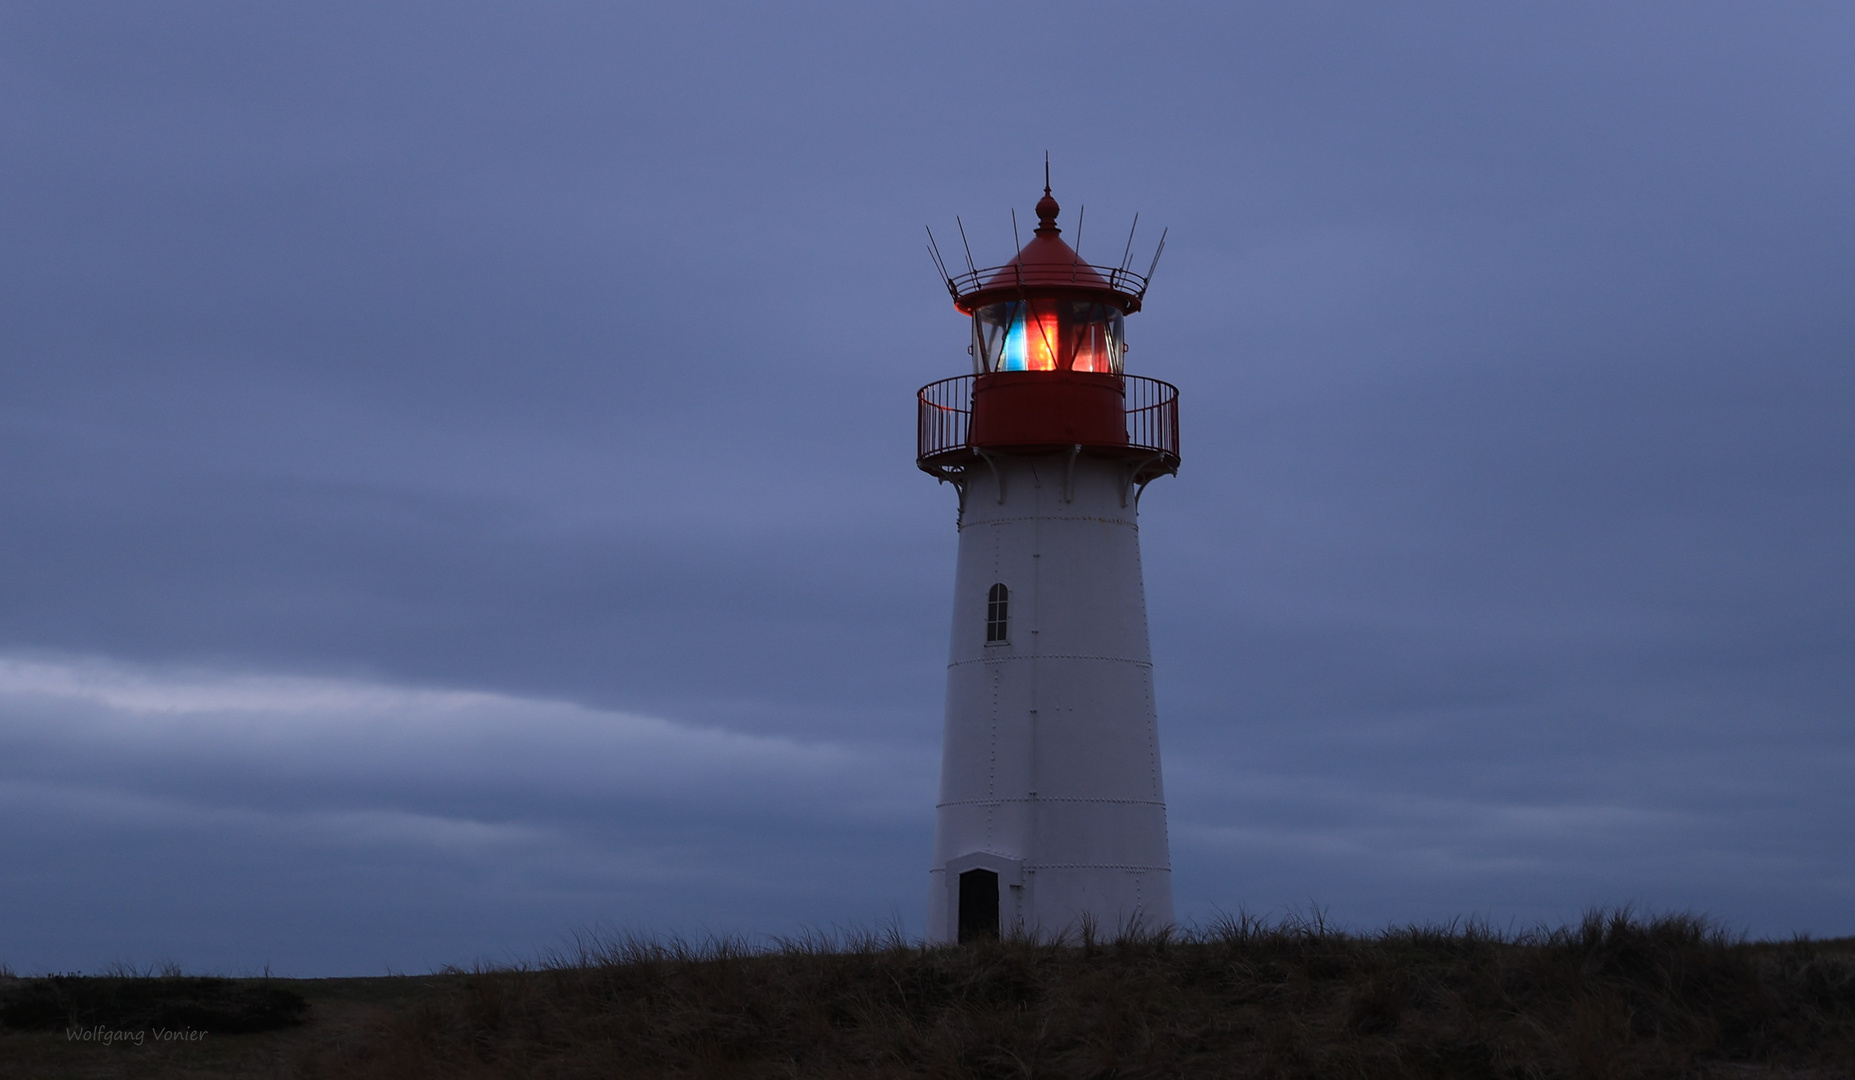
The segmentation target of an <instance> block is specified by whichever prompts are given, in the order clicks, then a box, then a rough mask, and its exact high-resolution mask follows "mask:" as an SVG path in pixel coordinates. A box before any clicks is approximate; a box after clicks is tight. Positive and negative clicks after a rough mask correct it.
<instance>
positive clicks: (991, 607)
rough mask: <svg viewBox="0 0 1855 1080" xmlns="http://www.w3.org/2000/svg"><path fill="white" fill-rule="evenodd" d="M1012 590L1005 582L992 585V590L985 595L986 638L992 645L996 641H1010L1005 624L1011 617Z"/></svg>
mask: <svg viewBox="0 0 1855 1080" xmlns="http://www.w3.org/2000/svg"><path fill="white" fill-rule="evenodd" d="M1010 609H1011V590H1010V589H1007V588H1005V585H1004V583H1003V582H1000V583H999V584H997V585H994V586H992V591H991V592H989V593H986V595H985V640H986V644H988V645H990V644H992V643H993V642H995V641H1009V640H1010V639H1009V638H1008V637H1006V636H1005V624H1006V622H1007V621H1008V620H1009V619H1010V618H1011V610H1010Z"/></svg>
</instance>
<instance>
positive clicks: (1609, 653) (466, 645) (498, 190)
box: [0, 2, 1855, 975]
mask: <svg viewBox="0 0 1855 1080" xmlns="http://www.w3.org/2000/svg"><path fill="white" fill-rule="evenodd" d="M1852 55H1855V9H1851V8H1850V7H1849V6H1848V5H1847V4H1833V3H1822V4H1759V5H1747V4H1737V3H1719V4H1707V3H1694V2H1681V3H1668V4H1656V3H1638V4H1629V5H1617V4H1608V3H1606V4H1582V5H1581V4H1569V3H1553V4H1535V5H1524V4H1501V5H1488V4H1461V5H1453V6H1452V5H1404V6H1402V7H1400V8H1399V9H1397V10H1393V8H1392V7H1391V6H1388V5H1380V4H1366V3H1355V4H1325V5H1323V4H1315V3H1306V4H1293V5H1287V4H1277V5H1247V6H1236V5H1223V4H1218V5H1205V6H1199V7H1193V6H1185V5H1146V6H1140V7H1129V6H1127V5H1124V4H1122V5H1105V4H1104V5H1061V6H1058V5H1026V4H1000V3H996V2H994V3H987V4H948V3H937V4H932V5H915V6H913V7H901V6H897V5H869V4H843V5H838V6H826V5H815V4H814V5H797V6H781V7H777V8H775V7H772V6H765V5H754V6H749V5H698V4H677V5H662V4H656V5H645V4H634V5H628V6H621V5H613V4H590V3H587V4H578V3H561V4H500V5H489V4H478V3H460V2H447V3H443V4H436V3H433V4H403V5H391V6H385V7H383V6H381V5H374V4H343V3H335V2H327V3H320V4H315V5H307V6H304V5H297V6H293V7H292V6H283V5H254V4H247V3H231V2H228V3H222V4H205V3H168V4H161V5H147V4H134V3H114V4H87V3H77V2H72V3H58V4H10V5H6V6H4V7H0V140H4V145H5V147H6V151H5V153H4V155H0V244H3V245H4V246H3V247H0V250H3V251H4V253H5V254H4V258H3V259H0V274H3V275H4V281H3V282H0V909H3V911H0V914H3V916H4V917H0V962H4V963H7V964H10V965H11V966H12V967H13V968H14V969H15V970H19V971H43V970H73V969H82V970H94V969H95V968H97V967H98V966H100V965H103V964H106V963H109V962H112V961H120V962H127V963H155V962H160V961H163V960H174V961H177V962H179V963H181V964H183V965H185V966H187V967H189V968H193V969H200V970H222V971H228V972H240V971H248V970H256V969H258V968H261V967H262V966H263V965H265V964H267V963H268V964H270V965H271V966H272V967H273V969H274V970H276V971H278V972H280V973H285V974H296V975H318V974H336V973H348V974H375V973H380V972H382V971H386V970H400V971H420V970H425V969H428V968H430V967H433V966H435V965H441V964H445V963H469V962H471V961H473V960H476V959H480V958H486V959H508V958H513V957H524V956H533V955H534V954H535V952H536V950H539V949H545V948H547V947H549V946H552V945H557V944H558V943H560V941H561V940H562V939H563V938H564V936H565V935H567V934H569V933H571V932H572V931H573V930H575V929H577V928H587V927H604V928H609V929H634V930H641V931H645V932H684V933H700V932H703V931H705V930H709V931H728V932H741V933H750V934H753V933H791V932H793V931H796V930H799V929H801V928H804V927H807V926H822V927H829V926H841V925H850V924H861V925H871V924H879V923H885V922H889V921H894V922H897V923H899V924H900V925H901V926H903V927H904V928H905V929H907V930H908V931H910V932H913V933H918V932H919V931H920V929H921V926H922V920H923V914H924V912H923V907H924V904H925V896H926V884H927V874H926V870H927V858H928V855H929V850H928V848H929V843H930V837H931V832H932V821H933V802H934V794H935V783H936V776H937V772H938V767H939V764H938V755H939V731H940V722H941V704H942V693H943V677H944V671H945V663H946V648H947V634H948V605H949V595H950V590H951V586H952V570H953V557H954V550H955V542H956V538H955V534H954V529H953V518H954V494H953V492H952V491H951V490H950V489H949V488H946V487H941V486H937V485H935V484H934V483H933V482H932V481H931V480H930V479H929V478H927V477H925V476H923V475H922V474H920V473H919V472H917V471H916V470H915V468H914V465H913V438H914V418H913V412H912V395H913V392H914V390H915V388H916V387H917V386H919V385H920V384H922V383H925V382H928V381H930V380H933V379H937V378H941V377H944V376H947V375H953V374H959V373H961V372H962V371H964V370H967V364H968V359H967V356H966V353H965V346H966V343H967V340H968V338H967V333H968V331H967V329H966V327H965V326H964V325H963V323H962V320H961V319H960V317H959V316H958V315H957V314H956V313H955V312H954V311H953V310H952V307H951V305H950V304H949V303H948V301H947V297H946V294H945V291H944V290H943V288H942V287H941V285H940V284H939V283H938V282H937V281H936V279H935V276H934V272H933V269H932V266H931V264H930V262H929V260H928V257H927V254H926V252H925V250H924V240H925V235H924V233H923V231H922V226H923V224H928V225H932V226H933V227H934V229H935V231H936V232H937V233H938V234H939V235H940V236H941V237H942V243H943V247H945V245H947V243H948V242H949V238H950V237H953V236H956V235H957V234H955V233H954V231H953V224H954V215H956V214H958V215H960V216H961V217H962V218H963V219H964V220H965V222H966V227H967V232H968V234H969V235H970V237H971V239H972V243H973V247H974V254H975V257H976V258H977V259H978V260H979V261H980V263H981V264H982V265H984V264H989V263H998V262H1002V261H1004V260H1005V259H1006V258H1008V257H1009V256H1010V254H1011V219H1010V216H1009V215H1010V211H1011V209H1012V208H1013V207H1015V208H1016V209H1017V211H1018V214H1019V217H1020V219H1022V220H1028V219H1027V214H1028V212H1029V209H1030V207H1031V206H1032V204H1033V203H1034V202H1035V200H1036V199H1037V197H1038V196H1039V195H1040V194H1041V191H1040V188H1041V181H1042V166H1043V154H1044V151H1045V150H1046V149H1047V150H1048V151H1049V153H1050V157H1051V161H1052V166H1053V173H1054V180H1055V190H1056V195H1057V197H1058V198H1059V199H1060V200H1061V201H1062V203H1063V205H1064V208H1065V209H1064V217H1063V224H1064V225H1065V226H1066V227H1067V228H1068V230H1069V231H1068V232H1066V234H1065V238H1066V239H1069V240H1071V241H1074V240H1076V239H1077V236H1076V232H1077V230H1076V228H1075V226H1076V223H1077V222H1076V218H1077V216H1078V214H1079V211H1080V209H1081V207H1083V206H1084V205H1086V207H1087V213H1086V217H1085V219H1084V223H1083V228H1082V229H1081V233H1082V235H1081V237H1080V243H1081V248H1082V251H1083V253H1084V255H1085V256H1090V257H1094V258H1095V259H1097V261H1101V262H1116V261H1119V257H1120V252H1121V248H1122V242H1123V240H1124V239H1125V236H1126V230H1127V228H1128V224H1129V222H1130V220H1131V219H1132V217H1133V215H1134V213H1135V212H1136V211H1138V212H1139V213H1140V215H1141V217H1140V222H1141V234H1140V235H1139V236H1138V237H1136V240H1135V246H1136V248H1137V249H1139V250H1141V251H1150V250H1151V244H1152V242H1153V240H1155V239H1157V233H1158V229H1159V227H1160V226H1162V225H1163V226H1170V227H1171V230H1172V231H1171V239H1170V240H1169V241H1168V245H1167V250H1166V257H1165V260H1164V261H1163V262H1162V264H1161V265H1160V268H1159V272H1158V275H1157V278H1156V281H1155V284H1154V288H1153V291H1152V293H1151V294H1150V296H1149V300H1148V304H1147V308H1146V310H1145V311H1143V312H1142V313H1140V314H1139V315H1137V316H1136V317H1134V318H1133V319H1131V320H1130V322H1129V326H1128V334H1129V338H1130V341H1131V343H1132V347H1131V351H1130V354H1129V370H1130V371H1134V372H1137V373H1140V374H1145V375H1152V376H1156V377H1159V378H1163V379H1167V380H1170V381H1172V382H1174V383H1177V384H1178V385H1179V386H1180V387H1181V389H1182V393H1183V406H1182V409H1183V445H1184V457H1185V465H1184V469H1183V471H1182V472H1181V474H1180V475H1179V477H1178V478H1177V479H1176V480H1165V481H1161V482H1160V483H1158V484H1156V485H1154V486H1153V488H1152V489H1151V490H1149V492H1148V493H1147V495H1146V498H1145V499H1144V500H1143V503H1142V511H1143V529H1142V537H1143V544H1144V557H1145V565H1146V573H1147V585H1148V590H1147V591H1148V599H1149V605H1150V612H1149V614H1150V620H1151V624H1152V628H1153V637H1154V642H1153V645H1154V654H1155V661H1156V665H1157V668H1156V677H1157V681H1158V687H1159V694H1160V718H1161V734H1162V743H1163V747H1164V751H1165V767H1166V770H1167V775H1166V779H1167V786H1168V797H1169V801H1170V813H1171V829H1172V843H1173V861H1174V866H1175V868H1176V869H1175V890H1176V893H1177V896H1178V900H1179V907H1180V914H1181V916H1182V917H1185V918H1187V919H1204V918H1207V917H1210V916H1212V915H1214V914H1215V913H1216V912H1217V911H1219V910H1223V911H1235V910H1237V909H1240V908H1241V909H1247V910H1250V911H1254V912H1259V913H1260V912H1281V911H1284V910H1287V909H1289V908H1291V907H1303V908H1304V907H1305V906H1306V905H1308V904H1309V903H1313V904H1318V905H1320V906H1322V907H1324V908H1325V909H1326V910H1327V912H1328V915H1329V917H1330V918H1332V919H1334V920H1335V921H1339V922H1342V923H1344V924H1347V925H1350V926H1356V927H1368V928H1369V927H1375V926H1383V925H1386V924H1388V923H1394V922H1413V921H1415V922H1425V921H1438V920H1446V919H1449V918H1451V917H1454V916H1459V915H1474V916H1480V917H1485V918H1487V919H1489V920H1491V921H1492V922H1494V923H1495V924H1497V925H1500V926H1516V927H1518V926H1527V925H1532V924H1535V923H1538V922H1542V921H1556V920H1560V919H1564V918H1566V917H1570V916H1575V915H1576V914H1577V912H1578V911H1579V910H1580V909H1581V908H1583V907H1586V906H1588V905H1593V904H1616V903H1625V902H1633V903H1636V904H1639V905H1642V906H1645V907H1649V908H1655V909H1686V910H1696V911H1704V912H1707V913H1710V914H1712V915H1714V916H1716V917H1717V918H1719V919H1721V920H1722V921H1724V922H1725V923H1726V924H1728V925H1729V926H1733V927H1737V928H1743V929H1747V930H1750V931H1752V932H1754V933H1758V934H1772V935H1783V934H1790V933H1793V932H1809V933H1815V934H1819V935H1841V934H1850V933H1855V782H1851V781H1852V780H1855V725H1852V724H1851V707H1852V706H1855V656H1852V655H1851V653H1852V648H1851V646H1852V644H1855V569H1852V568H1851V558H1850V548H1851V544H1850V535H1851V530H1852V528H1855V434H1852V431H1851V416H1852V415H1855V412H1852V408H1855V363H1852V361H1855V78H1852V77H1851V74H1850V72H1851V56H1852ZM1141 261H1142V265H1144V260H1141Z"/></svg>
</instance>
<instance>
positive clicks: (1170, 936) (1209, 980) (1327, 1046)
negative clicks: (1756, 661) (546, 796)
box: [284, 909, 1855, 1080]
mask: <svg viewBox="0 0 1855 1080" xmlns="http://www.w3.org/2000/svg"><path fill="white" fill-rule="evenodd" d="M284 1075H290V1076H296V1077H301V1078H303V1080H310V1078H322V1077H331V1078H332V1077H343V1078H348V1077H352V1078H356V1080H367V1078H373V1077H380V1078H385V1077H393V1078H406V1080H417V1078H424V1077H445V1078H457V1077H484V1078H490V1077H524V1078H528V1077H559V1078H568V1077H594V1076H597V1077H689V1078H708V1077H714V1078H723V1077H727V1078H755V1077H820V1078H836V1077H860V1078H862V1077H947V1078H956V1077H959V1078H965V1077H973V1078H981V1077H1078V1078H1080V1077H1090V1078H1094V1077H1100V1078H1108V1077H1115V1078H1136V1077H1154V1078H1160V1077H1281V1078H1289V1077H1307V1078H1322V1080H1326V1078H1335V1077H1358V1078H1387V1080H1390V1078H1405V1077H1425V1078H1449V1077H1463V1078H1482V1077H1512V1078H1542V1080H1543V1078H1557V1077H1564V1078H1568V1080H1585V1078H1591V1080H1601V1078H1626V1077H1627V1078H1636V1077H1669V1078H1675V1077H1716V1076H1717V1077H1766V1076H1769V1077H1792V1078H1803V1077H1823V1078H1828V1077H1855V941H1850V940H1840V941H1833V942H1820V941H1810V940H1807V939H1799V940H1795V941H1790V942H1776V943H1773V942H1764V943H1754V942H1748V941H1745V940H1743V939H1741V938H1739V937H1737V936H1734V935H1731V934H1728V933H1725V932H1723V931H1721V930H1720V929H1719V928H1717V927H1715V926H1713V925H1711V924H1709V923H1708V922H1706V921H1705V920H1704V919H1700V918H1696V917H1692V916H1686V915H1662V916H1654V917H1637V916H1635V915H1633V914H1632V913H1631V912H1630V911H1628V910H1627V909H1625V910H1616V911H1602V912H1594V913H1592V914H1590V915H1588V916H1587V917H1585V918H1584V919H1583V920H1582V921H1581V922H1580V923H1578V924H1577V925H1575V926H1568V927H1564V928H1559V929H1552V930H1542V931H1536V932H1530V933H1519V934H1504V933H1499V932H1496V931H1494V930H1491V929H1489V928H1488V927H1486V926H1483V925H1480V924H1477V923H1454V924H1450V925H1446V926H1437V927H1407V928H1401V929H1392V930H1387V931H1384V932H1380V933H1374V934H1354V933H1345V932H1341V931H1339V930H1336V929H1334V928H1332V927H1330V926H1328V925H1326V924H1324V923H1323V922H1322V921H1321V920H1320V919H1319V918H1311V919H1310V918H1290V919H1287V920H1282V921H1274V922H1265V921H1262V920H1257V919H1254V918H1249V917H1234V918H1229V919H1224V920H1221V921H1219V922H1217V923H1214V924H1212V925H1210V926H1208V927H1205V928H1202V929H1200V930H1196V931H1189V932H1181V931H1168V932H1164V933H1155V934H1131V935H1125V936H1122V937H1119V938H1117V939H1114V940H1097V939H1095V938H1094V937H1093V936H1092V935H1086V936H1084V937H1083V938H1082V939H1079V940H1076V941H1072V942H1069V943H1065V944H1048V943H1036V942H1029V941H1010V940H1007V941H998V942H987V943H982V944H977V945H968V946H960V947H952V948H928V947H924V946H922V945H919V944H917V943H911V942H909V941H906V940H903V939H902V938H901V937H900V935H897V934H887V935H881V934H876V935H849V936H835V937H833V936H826V935H819V936H814V937H809V938H801V939H796V940H786V941H780V942H777V943H775V944H774V945H772V946H770V947H764V948H757V947H751V946H749V945H748V944H746V943H744V942H741V941H738V940H732V939H716V940H711V941H708V942H705V943H701V944H693V943H689V942H679V941H668V942H665V941H659V940H652V939H645V938H638V937H624V938H617V939H596V938H587V939H583V940H581V941H580V942H578V944H577V946H576V947H575V948H572V949H570V950H567V951H565V952H563V953H561V954H559V955H554V956H550V957H547V958H545V959H544V960H543V961H542V962H540V963H537V964H535V965H532V966H527V967H521V968H513V969H496V970H478V971H469V972H454V973H452V974H451V976H450V977H449V978H447V979H445V980H442V985H441V986H439V987H438V988H437V989H435V990H434V992H433V993H431V994H429V995H427V996H425V997H422V998H420V999H417V1000H415V1001H413V1002H411V1003H410V1004H409V1005H407V1006H406V1007H404V1008H400V1009H397V1010H394V1011H392V1012H389V1013H384V1014H382V1015H380V1016H379V1017H378V1018H376V1019H375V1020H374V1021H373V1022H372V1023H370V1024H369V1025H368V1026H367V1027H366V1029H365V1031H364V1032H362V1033H361V1034H359V1035H358V1036H357V1037H354V1038H350V1039H345V1040H341V1041H340V1042H339V1043H327V1044H318V1043H313V1042H312V1043H309V1044H306V1046H305V1050H304V1052H303V1053H301V1054H299V1055H297V1056H295V1057H294V1058H293V1059H292V1060H291V1061H290V1062H289V1063H288V1069H287V1070H286V1071H285V1073H284Z"/></svg>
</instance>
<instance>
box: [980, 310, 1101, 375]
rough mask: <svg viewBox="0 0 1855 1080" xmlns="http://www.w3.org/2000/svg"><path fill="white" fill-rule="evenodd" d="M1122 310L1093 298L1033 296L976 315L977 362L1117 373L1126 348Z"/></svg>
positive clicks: (983, 366) (986, 367)
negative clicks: (1036, 297) (1076, 298)
mask: <svg viewBox="0 0 1855 1080" xmlns="http://www.w3.org/2000/svg"><path fill="white" fill-rule="evenodd" d="M1125 332H1126V319H1125V316H1124V315H1123V314H1122V312H1121V309H1120V308H1117V307H1115V306H1114V305H1112V304H1103V303H1099V302H1097V301H1093V300H1062V299H1035V298H1034V299H1030V300H1007V301H1004V302H1002V303H997V304H987V305H985V306H984V307H982V308H980V309H979V310H978V311H976V312H974V313H973V365H974V368H975V369H976V370H977V371H978V372H979V373H980V374H985V373H987V372H993V371H1095V372H1102V373H1107V374H1114V375H1119V374H1120V373H1121V362H1122V356H1123V354H1124V353H1125V351H1126V338H1125V337H1124V334H1125Z"/></svg>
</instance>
